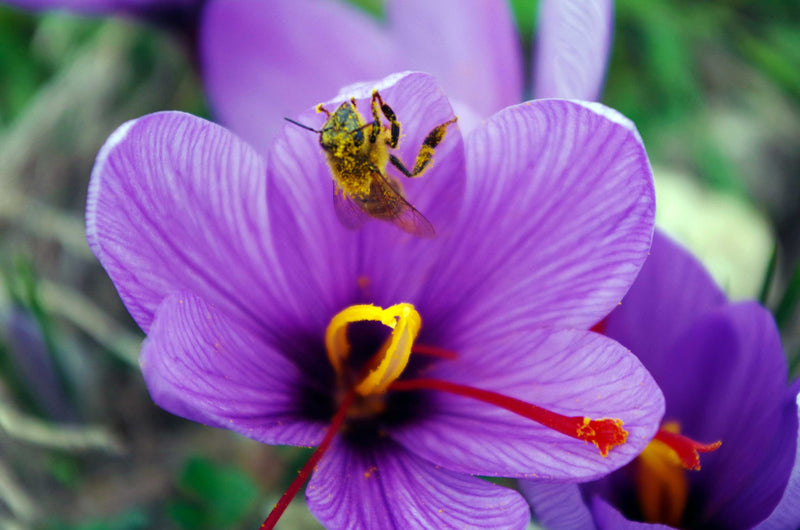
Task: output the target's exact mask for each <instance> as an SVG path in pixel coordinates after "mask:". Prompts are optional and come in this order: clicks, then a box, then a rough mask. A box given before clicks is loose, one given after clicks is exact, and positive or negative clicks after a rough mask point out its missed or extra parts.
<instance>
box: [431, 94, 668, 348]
mask: <svg viewBox="0 0 800 530" xmlns="http://www.w3.org/2000/svg"><path fill="white" fill-rule="evenodd" d="M467 173H468V175H469V178H468V181H467V190H466V195H465V199H464V202H465V204H464V208H463V210H462V211H463V215H462V219H461V221H460V224H459V225H458V227H457V228H456V229H455V233H458V234H459V238H458V239H457V240H454V241H453V242H452V244H451V247H449V248H447V249H445V250H443V251H442V255H446V256H449V259H448V260H447V261H446V262H445V263H442V264H441V267H440V268H439V270H437V271H436V274H435V276H433V275H432V277H431V279H430V281H429V282H428V285H427V288H426V304H427V303H430V306H431V307H430V308H428V309H427V313H429V314H434V315H442V314H446V313H448V312H450V311H454V312H458V313H459V314H460V316H459V317H458V318H454V319H452V320H453V321H454V323H457V324H458V325H459V326H460V327H459V329H458V330H457V331H453V332H452V333H453V334H454V335H458V336H459V337H461V338H462V339H464V340H465V342H466V340H467V337H468V336H470V334H476V335H481V334H482V333H484V332H485V330H486V328H487V327H492V326H497V325H502V323H498V322H497V318H496V315H502V319H503V321H508V322H513V321H515V320H517V319H520V318H524V319H526V320H533V321H535V322H537V323H538V324H540V325H554V326H559V327H576V328H588V327H591V326H592V325H594V324H595V323H596V322H597V321H599V320H600V319H601V318H603V317H604V316H605V315H606V314H608V312H610V311H611V309H613V308H614V307H615V306H616V305H617V304H618V303H619V302H620V300H622V297H623V296H624V294H625V292H626V291H627V290H628V288H629V287H630V285H631V283H632V282H633V280H634V278H635V276H636V274H637V273H638V271H639V269H640V267H641V265H642V263H643V262H644V260H645V258H646V256H647V251H648V249H649V248H650V241H651V238H652V233H653V215H654V209H655V208H654V196H653V183H652V174H651V170H650V165H649V163H648V161H647V155H646V153H645V151H644V147H643V146H642V144H641V141H640V138H639V135H638V133H636V131H635V128H634V127H633V124H631V122H629V121H628V120H627V119H625V118H624V117H622V116H621V115H620V114H618V113H616V112H615V111H613V110H611V109H608V108H607V107H603V106H602V105H600V104H581V103H577V102H571V101H563V100H539V101H533V102H528V103H524V104H521V105H517V106H515V107H510V108H508V109H506V110H504V111H501V112H499V113H498V114H496V115H495V116H493V117H492V118H491V119H489V120H488V122H487V123H486V124H485V126H483V127H481V128H479V129H477V130H475V131H473V132H472V133H471V134H470V136H469V137H468V138H467ZM478 256H480V259H477V260H476V259H475V258H476V257H478ZM467 263H468V264H469V266H466V267H465V265H464V264H467ZM454 278H458V281H454ZM454 308H458V309H455V310H454Z"/></svg>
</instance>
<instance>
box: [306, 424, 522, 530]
mask: <svg viewBox="0 0 800 530" xmlns="http://www.w3.org/2000/svg"><path fill="white" fill-rule="evenodd" d="M306 500H307V502H308V507H309V509H310V510H311V513H313V514H314V515H315V516H316V517H317V519H319V520H320V521H321V522H322V524H323V525H325V527H326V528H337V529H342V530H344V529H356V528H381V529H386V530H391V529H397V530H405V529H406V528H464V527H469V528H491V529H494V528H509V529H512V528H519V529H522V528H525V526H526V525H527V523H528V521H529V520H530V512H529V511H528V506H527V504H526V503H525V501H524V500H523V499H522V497H521V496H520V495H519V494H518V493H517V492H515V491H513V490H510V489H506V488H502V487H500V486H496V485H494V484H491V483H489V482H486V481H483V480H480V479H478V478H474V477H470V476H466V475H460V474H458V473H453V472H451V471H447V470H444V469H439V468H437V467H435V466H434V465H432V464H431V463H429V462H426V461H424V460H422V459H421V458H419V457H416V456H414V455H413V454H410V453H408V452H407V451H405V450H404V449H403V448H402V447H399V446H397V445H396V444H394V443H392V442H391V441H388V440H386V441H383V442H378V443H376V444H374V445H370V446H351V445H348V444H347V443H346V442H343V441H341V440H336V441H334V443H333V445H332V447H331V449H330V450H329V452H328V453H327V454H326V455H325V456H324V457H323V459H322V460H321V462H320V464H319V466H318V467H317V470H316V471H315V472H314V475H313V476H312V477H311V481H310V482H309V484H308V487H307V488H306Z"/></svg>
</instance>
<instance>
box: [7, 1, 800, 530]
mask: <svg viewBox="0 0 800 530" xmlns="http://www.w3.org/2000/svg"><path fill="white" fill-rule="evenodd" d="M351 1H352V2H353V3H355V4H357V5H359V7H361V8H363V9H364V10H365V11H366V12H368V13H371V14H373V15H375V16H379V17H380V16H383V6H382V2H381V0H351ZM431 1H434V0H431ZM511 5H512V11H513V13H514V16H515V18H516V20H517V23H518V26H519V31H520V36H521V37H522V40H523V46H524V50H523V51H524V54H525V55H526V56H529V55H530V46H531V42H533V39H534V32H535V20H536V9H537V2H535V1H532V0H511ZM615 25H616V27H615V41H614V48H613V55H612V60H611V65H610V69H609V73H608V80H607V84H606V88H605V92H604V96H603V101H604V102H605V103H606V104H608V105H610V106H612V107H614V108H617V109H618V110H620V111H621V112H623V113H624V114H626V115H627V116H628V117H630V118H632V119H633V120H634V122H635V123H636V124H637V127H638V128H639V130H640V132H641V134H642V136H643V138H644V140H645V143H646V145H647V147H648V152H649V155H650V157H651V160H652V161H653V164H654V165H656V166H661V167H668V168H672V169H676V170H679V171H680V172H682V173H685V174H688V175H693V176H694V177H695V178H696V179H697V180H698V181H700V182H702V183H703V184H704V185H705V186H707V187H710V188H713V189H715V190H719V191H722V192H724V193H729V194H733V195H735V196H737V197H739V198H741V199H744V200H747V201H750V202H751V203H752V204H754V205H755V206H756V207H757V208H758V209H759V210H761V211H763V212H765V213H767V214H768V215H769V216H770V218H771V220H772V222H773V223H774V224H775V225H776V226H777V231H778V236H779V237H780V241H779V243H780V248H781V252H780V253H779V256H781V259H779V260H778V261H779V262H781V263H779V264H778V266H777V267H776V268H775V270H776V274H775V276H774V279H770V280H769V282H767V283H765V286H766V287H765V288H764V289H762V291H763V293H764V296H765V300H766V301H767V303H768V304H769V305H770V306H771V307H773V308H775V309H776V316H777V319H778V320H779V323H780V324H781V328H782V330H783V332H784V337H785V339H786V344H787V351H796V352H797V355H795V357H794V359H793V362H794V365H795V367H797V369H800V338H798V337H800V329H798V328H800V326H799V325H798V323H797V311H798V308H797V305H798V298H799V297H800V295H798V292H800V287H799V286H800V281H799V280H798V274H800V273H798V272H796V271H797V269H796V262H797V258H798V249H800V234H799V233H798V230H797V226H798V225H800V204H798V203H800V200H798V197H800V186H798V174H797V167H800V154H798V153H800V124H799V118H798V117H800V2H797V1H796V0H773V1H771V2H751V1H749V0H731V1H709V2H693V1H690V0H648V1H647V2H642V1H641V0H616V19H615ZM164 109H179V110H184V111H187V112H191V113H194V114H197V115H201V116H208V115H209V112H208V107H207V105H206V102H205V101H204V99H203V95H202V87H201V85H200V82H199V80H198V76H197V74H196V72H195V70H194V68H193V65H192V63H191V60H190V59H189V57H188V54H187V50H186V49H185V48H184V47H183V46H182V44H181V43H180V42H179V41H178V40H177V39H173V38H171V37H170V36H168V35H166V34H165V33H163V32H161V31H159V30H157V29H155V28H152V27H148V26H146V25H144V24H138V23H136V22H133V21H128V20H121V19H111V20H109V19H98V18H88V17H77V16H70V15H66V14H56V13H49V14H43V15H37V16H33V15H30V14H27V13H23V12H21V11H18V10H15V9H12V8H9V7H6V6H0V161H2V162H0V190H2V195H3V196H2V197H0V264H3V265H6V266H7V265H9V264H11V269H10V270H11V273H10V274H11V276H9V275H7V277H6V285H7V286H9V287H11V289H12V291H11V292H10V293H8V295H7V296H6V297H5V298H6V300H5V302H2V303H0V311H6V312H7V311H8V310H9V309H11V308H12V307H13V308H16V309H21V310H23V311H25V312H27V314H29V315H30V316H31V318H32V319H33V320H34V321H35V322H36V325H37V329H38V331H39V332H40V333H41V339H42V340H43V342H44V344H45V345H46V349H47V351H48V352H50V353H49V354H50V355H52V360H53V362H54V364H55V365H56V366H59V368H58V372H59V380H60V381H61V383H60V384H61V385H62V386H63V387H64V388H65V389H72V390H71V393H74V394H75V395H74V396H71V397H70V401H71V403H70V406H72V407H73V408H74V409H75V410H76V413H77V414H76V417H77V418H83V419H85V420H87V421H91V423H93V424H96V423H101V424H104V425H109V426H111V427H113V428H114V431H115V432H118V433H119V434H120V435H121V436H123V437H124V438H125V441H126V445H129V446H130V447H129V448H128V451H129V452H128V454H126V455H125V456H124V457H122V458H120V457H115V456H113V455H108V454H96V455H95V454H92V455H91V456H78V455H75V454H73V453H72V452H70V451H66V450H64V449H53V448H43V447H34V448H32V447H30V442H29V441H27V442H26V441H19V440H14V441H13V442H8V441H7V439H6V438H2V437H3V436H5V435H4V434H3V433H0V438H2V439H0V447H2V450H0V458H2V459H4V460H7V461H10V462H13V464H9V465H11V466H12V467H13V468H14V471H16V473H15V474H14V476H16V477H17V479H15V480H18V482H19V485H20V486H21V487H23V488H24V489H27V490H29V491H31V492H33V493H34V495H32V497H34V498H35V499H36V502H37V503H38V504H37V508H38V511H40V512H41V513H42V514H48V515H50V516H51V517H50V519H49V521H48V522H47V524H46V525H45V527H46V528H51V529H53V530H56V529H58V530H78V529H80V530H90V529H91V530H94V529H96V530H136V529H139V528H200V527H207V528H214V527H221V526H225V525H228V524H230V525H233V523H231V521H234V520H236V521H239V522H238V523H237V524H238V527H240V528H251V527H254V525H257V524H258V523H259V522H260V520H259V518H260V517H263V515H264V512H265V511H266V510H267V509H268V507H269V504H270V502H268V501H267V500H266V499H273V498H275V499H276V498H277V496H279V495H280V493H281V491H282V488H284V487H285V486H286V484H288V483H289V482H290V481H291V479H292V478H293V476H294V473H295V472H296V470H297V469H298V468H299V467H300V466H301V465H302V462H303V461H304V459H305V456H306V455H307V451H305V450H302V449H282V448H281V449H273V448H264V447H262V446H258V445H257V444H254V443H250V442H243V441H242V440H241V439H239V438H237V437H235V436H232V435H229V434H227V433H218V432H216V431H214V432H212V433H211V434H209V431H210V429H208V428H205V427H202V426H195V425H190V424H188V422H184V421H181V420H177V419H175V418H173V417H170V416H169V415H167V414H165V413H162V412H160V411H159V410H157V409H156V408H155V407H154V406H153V405H152V403H150V401H149V397H148V395H147V393H146V390H145V389H144V387H143V383H142V381H141V376H140V374H139V373H138V370H137V369H136V351H137V349H138V342H139V340H140V338H141V334H140V332H139V330H138V329H137V328H136V326H135V324H133V323H132V321H131V320H130V318H129V317H128V316H127V314H126V312H125V311H124V308H123V307H122V305H121V303H120V301H119V299H118V297H117V296H116V294H115V293H114V291H113V289H112V288H111V286H110V282H109V281H108V279H107V278H106V277H105V276H104V275H103V273H102V272H101V269H100V267H99V266H98V265H97V264H96V263H95V261H94V259H93V258H92V256H91V254H90V253H89V252H88V248H87V247H86V244H85V240H84V236H83V228H82V226H83V222H82V215H83V205H84V201H85V189H86V183H87V181H88V175H89V172H90V170H91V166H92V162H93V159H94V156H95V154H96V152H97V150H98V149H99V147H100V145H101V144H102V142H103V140H104V139H105V138H106V137H107V136H108V134H110V133H111V132H112V131H113V130H114V129H115V128H116V127H117V126H118V125H119V124H120V123H122V122H123V121H126V120H127V119H131V118H135V117H138V116H140V115H142V114H145V113H148V112H153V111H158V110H164ZM697 229H702V227H697ZM731 232H732V233H731V235H730V237H731V238H734V239H735V238H736V237H737V234H736V233H735V230H731ZM18 256H24V259H25V260H28V262H27V263H28V265H26V266H25V267H22V268H21V269H20V268H16V269H15V268H14V266H13V262H14V261H15V260H18V259H19V258H18ZM792 273H794V276H792ZM4 338H5V337H4V336H3V335H0V399H4V396H5V397H7V398H8V402H9V403H10V404H12V405H13V406H14V407H17V408H18V409H19V410H20V411H21V412H22V413H25V414H35V415H37V417H38V418H44V417H45V416H46V414H45V412H44V410H43V408H42V407H41V406H39V405H37V403H36V401H37V400H36V397H35V396H34V395H32V394H31V388H33V387H32V386H31V385H29V384H26V383H25V382H24V381H25V380H24V377H22V376H21V375H20V374H19V373H18V371H16V369H15V368H14V365H13V362H12V357H13V355H15V353H14V352H12V351H10V349H9V344H8V341H6V340H4ZM189 455H196V456H189ZM211 455H216V456H219V455H222V457H221V458H212V456H211ZM276 455H279V457H277V456H276ZM218 462H226V464H224V465H222V464H219V463H218ZM9 476H11V474H9ZM87 499H88V500H87ZM97 499H104V500H105V502H101V501H99V500H97ZM1 504H2V503H0V517H4V516H5V512H4V511H3V510H4V508H3V507H2V506H1ZM299 506H300V507H299V508H293V509H296V511H295V512H294V513H292V514H291V517H293V519H291V521H292V522H291V523H289V522H287V523H286V524H287V525H289V524H291V525H292V527H296V528H300V527H303V528H316V527H318V525H317V524H316V523H314V522H313V520H311V519H310V516H309V515H308V511H307V509H305V508H303V507H302V504H301V503H299ZM219 514H223V515H224V516H225V517H226V518H227V519H215V517H217V516H218V515H219ZM288 517H290V516H288V515H287V519H286V521H289V520H290V519H288ZM203 525H205V526H203ZM235 526H236V525H233V526H231V527H235ZM287 527H288V526H287Z"/></svg>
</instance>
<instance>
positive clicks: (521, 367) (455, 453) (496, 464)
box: [391, 322, 664, 481]
mask: <svg viewBox="0 0 800 530" xmlns="http://www.w3.org/2000/svg"><path fill="white" fill-rule="evenodd" d="M455 352H456V353H457V354H458V356H459V357H458V359H457V360H447V361H442V362H440V363H438V364H437V365H435V366H434V367H432V368H431V369H430V371H429V374H430V375H427V374H426V377H432V378H434V379H443V380H447V381H452V382H455V383H460V384H465V385H468V386H472V387H476V388H480V389H484V390H491V391H494V392H498V393H501V394H504V395H507V396H510V397H514V398H517V399H520V400H522V401H525V402H527V403H531V404H534V405H537V406H539V407H543V408H545V409H548V410H550V411H552V412H556V413H559V414H563V415H565V416H588V417H589V418H591V419H601V418H618V419H620V420H622V421H623V422H624V425H623V428H624V429H625V430H626V431H627V432H628V439H627V442H626V443H624V444H622V445H619V446H617V447H615V448H613V449H611V451H610V452H609V453H608V456H606V457H603V456H601V455H600V451H599V450H598V448H597V447H595V446H594V445H592V444H590V443H588V442H584V441H582V440H577V439H575V438H571V437H569V436H567V435H565V434H562V433H559V432H556V431H554V430H552V429H550V428H547V427H544V426H542V425H540V424H538V423H536V422H534V421H532V420H530V419H526V418H523V417H522V416H519V415H517V414H514V413H511V412H508V411H505V410H503V409H500V408H499V407H496V406H493V405H489V404H486V403H483V402H481V401H477V400H474V399H470V398H466V397H461V396H456V395H452V394H446V393H443V392H431V393H430V407H429V409H428V413H427V414H426V415H425V417H423V418H420V419H419V421H417V422H415V423H413V424H408V425H404V426H402V427H399V428H398V429H397V430H393V431H392V432H391V436H392V437H393V438H394V439H396V440H397V441H398V442H400V443H402V444H403V445H404V446H405V447H406V448H407V449H408V450H409V451H413V452H415V453H417V454H418V455H420V456H422V457H423V458H425V459H427V460H430V461H431V462H435V463H436V464H438V465H440V466H442V467H445V468H448V469H451V470H454V471H460V472H462V473H472V474H478V475H492V476H514V477H519V478H535V479H537V480H556V481H577V480H590V479H592V478H597V477H599V476H602V475H604V474H606V473H608V472H610V471H612V470H614V469H616V468H619V467H621V466H623V465H625V464H626V463H627V462H629V461H630V460H631V459H633V458H634V457H635V456H636V455H638V454H639V453H640V452H641V451H642V450H643V449H644V448H645V446H646V445H647V444H648V443H649V442H650V440H651V439H652V438H653V436H654V435H655V433H656V431H657V430H658V426H659V423H660V421H661V418H662V416H663V412H664V400H663V396H662V395H661V392H660V391H659V389H658V387H657V386H656V384H655V382H654V381H653V379H652V377H651V376H650V374H649V373H648V372H647V370H645V369H644V367H643V366H642V365H641V364H640V363H639V361H638V360H637V359H636V357H635V356H634V355H632V354H631V353H630V352H629V351H627V350H626V349H624V348H623V347H621V346H620V345H619V344H618V343H616V342H614V341H612V340H610V339H608V338H606V337H603V336H602V335H598V334H596V333H591V332H587V331H578V330H558V331H556V330H552V329H532V326H531V324H530V323H529V322H519V323H518V325H517V326H511V325H509V326H506V327H505V328H504V329H502V330H498V331H497V332H496V333H487V334H486V335H484V336H483V337H482V338H480V339H473V340H472V342H471V343H470V344H469V345H466V344H464V346H463V347H462V348H460V349H456V350H455ZM487 447H491V448H492V449H491V451H487V450H486V448H487Z"/></svg>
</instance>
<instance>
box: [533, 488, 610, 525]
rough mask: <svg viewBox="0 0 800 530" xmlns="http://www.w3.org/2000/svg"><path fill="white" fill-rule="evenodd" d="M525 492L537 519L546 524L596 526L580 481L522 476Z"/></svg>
mask: <svg viewBox="0 0 800 530" xmlns="http://www.w3.org/2000/svg"><path fill="white" fill-rule="evenodd" d="M519 487H520V490H521V491H522V494H523V495H524V496H525V498H526V499H527V500H528V502H529V503H530V505H531V511H533V515H534V519H535V520H536V521H537V522H538V523H539V524H541V525H542V526H544V527H545V528H558V529H559V530H594V529H595V525H594V520H593V518H592V513H591V511H589V507H588V506H587V505H586V503H585V502H584V501H583V496H582V495H581V490H580V487H579V486H578V485H577V484H548V483H545V482H535V481H531V480H520V481H519Z"/></svg>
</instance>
